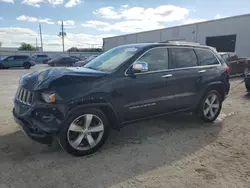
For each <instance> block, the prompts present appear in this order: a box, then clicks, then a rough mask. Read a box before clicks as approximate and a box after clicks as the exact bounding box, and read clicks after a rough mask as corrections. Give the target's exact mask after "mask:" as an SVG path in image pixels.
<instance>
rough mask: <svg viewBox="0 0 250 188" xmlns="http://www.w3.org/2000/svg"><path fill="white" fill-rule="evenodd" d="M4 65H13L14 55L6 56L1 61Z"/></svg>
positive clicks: (14, 62)
mask: <svg viewBox="0 0 250 188" xmlns="http://www.w3.org/2000/svg"><path fill="white" fill-rule="evenodd" d="M3 64H4V67H7V68H9V67H15V64H16V61H15V57H14V56H9V57H8V58H6V59H5V60H4V62H3Z"/></svg>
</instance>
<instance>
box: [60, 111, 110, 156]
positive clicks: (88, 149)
mask: <svg viewBox="0 0 250 188" xmlns="http://www.w3.org/2000/svg"><path fill="white" fill-rule="evenodd" d="M109 131H110V125H109V122H108V119H107V117H106V116H105V114H104V113H103V112H102V111H100V110H99V109H83V110H80V111H78V112H76V113H74V114H72V115H71V116H69V119H68V120H67V122H66V123H65V124H64V125H63V127H62V130H61V131H60V133H59V138H58V141H59V144H60V146H61V147H62V149H63V150H65V151H66V152H68V153H69V154H71V155H74V156H85V155H90V154H92V153H94V152H96V151H97V150H98V149H99V148H100V147H101V146H102V145H103V144H104V143H105V141H106V139H107V137H108V134H109Z"/></svg>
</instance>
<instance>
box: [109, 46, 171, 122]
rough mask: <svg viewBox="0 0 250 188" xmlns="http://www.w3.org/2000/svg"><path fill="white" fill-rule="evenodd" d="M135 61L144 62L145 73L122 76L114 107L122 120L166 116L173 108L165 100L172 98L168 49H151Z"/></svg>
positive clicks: (169, 101) (168, 101)
mask: <svg viewBox="0 0 250 188" xmlns="http://www.w3.org/2000/svg"><path fill="white" fill-rule="evenodd" d="M137 61H142V62H146V63H147V64H148V71H147V72H143V73H135V74H132V75H130V74H128V75H126V76H125V77H123V78H121V79H120V80H121V81H120V83H121V86H120V87H119V88H117V90H116V91H117V94H118V93H120V94H121V100H122V101H120V102H119V105H120V107H118V108H120V110H121V112H122V114H119V116H120V117H121V119H122V120H123V121H130V120H134V119H139V118H145V117H149V116H153V115H158V114H161V113H166V112H168V110H169V109H171V106H172V105H173V104H172V103H171V100H169V99H170V98H171V96H173V89H172V87H173V84H172V83H171V82H172V74H173V71H172V70H170V69H169V58H168V49H167V48H166V47H157V48H153V49H151V50H149V51H148V52H146V53H145V54H144V55H143V56H141V57H140V58H139V59H138V60H137ZM137 61H136V62H137ZM136 62H135V63H136ZM131 68H132V67H131ZM128 72H129V70H128ZM114 103H116V102H115V101H114Z"/></svg>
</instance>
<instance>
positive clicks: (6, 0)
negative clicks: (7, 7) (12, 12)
mask: <svg viewBox="0 0 250 188" xmlns="http://www.w3.org/2000/svg"><path fill="white" fill-rule="evenodd" d="M0 2H5V3H13V4H14V0H0Z"/></svg>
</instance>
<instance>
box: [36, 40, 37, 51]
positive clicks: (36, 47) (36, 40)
mask: <svg viewBox="0 0 250 188" xmlns="http://www.w3.org/2000/svg"><path fill="white" fill-rule="evenodd" d="M36 51H37V37H36Z"/></svg>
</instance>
